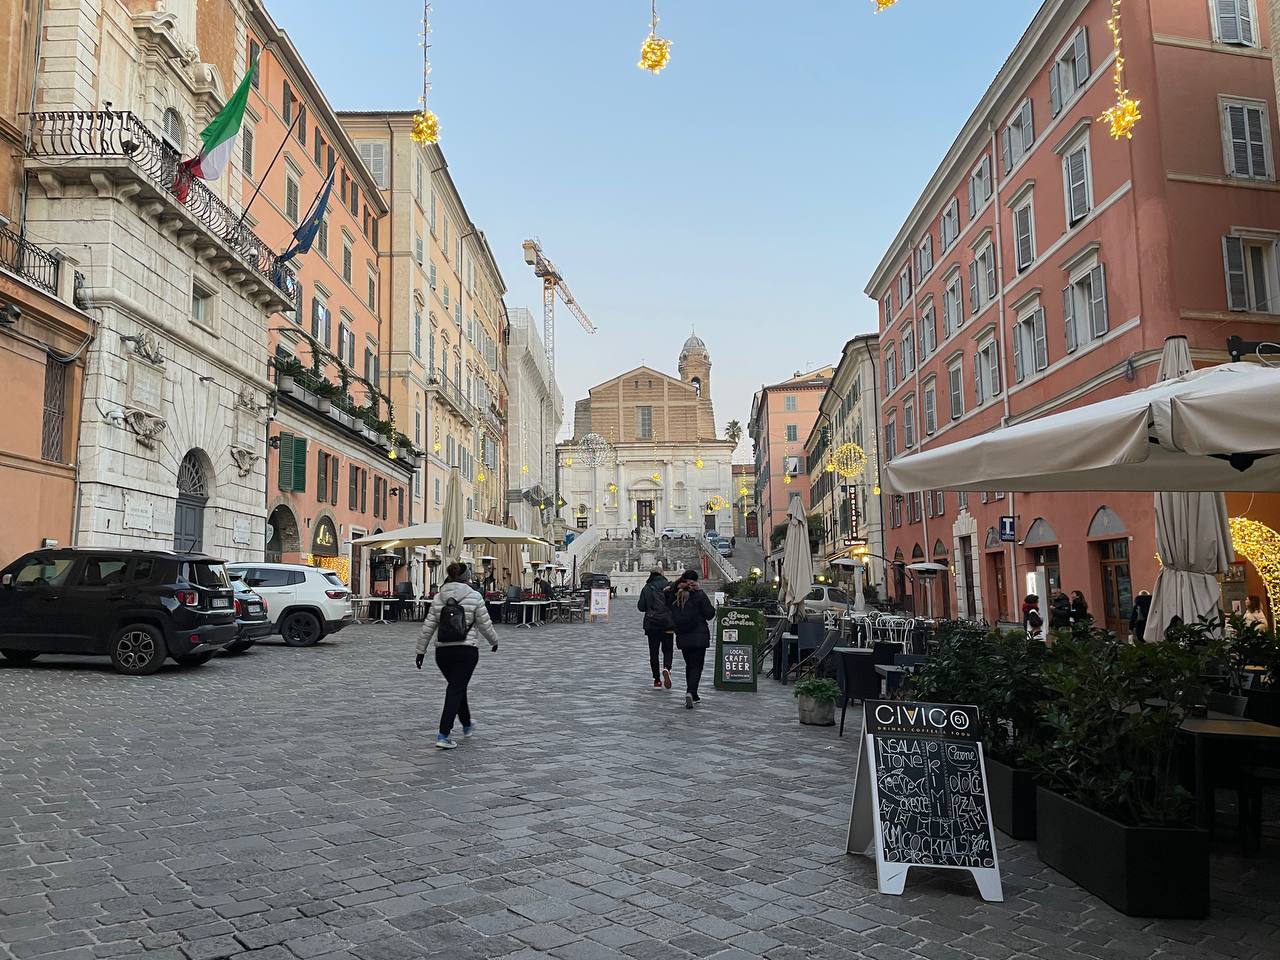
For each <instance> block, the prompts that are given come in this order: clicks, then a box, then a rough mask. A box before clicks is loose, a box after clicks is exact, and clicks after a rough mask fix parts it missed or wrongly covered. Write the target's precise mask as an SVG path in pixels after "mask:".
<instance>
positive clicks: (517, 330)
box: [507, 307, 564, 539]
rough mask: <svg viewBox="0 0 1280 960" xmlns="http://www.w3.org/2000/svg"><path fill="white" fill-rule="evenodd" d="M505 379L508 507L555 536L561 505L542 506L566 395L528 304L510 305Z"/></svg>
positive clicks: (515, 517) (551, 485)
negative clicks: (507, 393) (507, 391)
mask: <svg viewBox="0 0 1280 960" xmlns="http://www.w3.org/2000/svg"><path fill="white" fill-rule="evenodd" d="M508 315H509V317H510V320H511V343H510V344H509V346H508V347H507V382H508V386H509V389H510V396H511V405H510V411H511V428H510V433H509V444H508V448H507V453H508V455H507V510H508V513H509V514H510V516H511V520H512V521H513V522H514V523H515V525H516V527H517V528H518V529H520V530H527V531H528V532H529V533H532V534H534V535H535V536H539V537H544V538H547V539H554V534H555V530H554V526H555V517H556V516H557V511H555V510H554V509H544V508H543V507H544V503H545V501H547V500H548V499H551V500H554V499H555V497H556V496H557V494H558V492H559V491H558V490H557V489H556V437H557V435H558V434H559V433H560V425H561V423H563V422H564V397H563V396H562V395H561V393H560V387H559V385H558V384H557V383H556V380H555V373H554V371H553V370H552V369H551V366H550V364H548V362H547V353H546V348H545V347H544V346H543V343H542V337H541V336H540V335H539V334H538V321H536V320H535V319H534V317H533V314H531V313H530V312H529V311H528V310H527V309H525V308H524V307H512V308H511V309H510V310H509V311H508Z"/></svg>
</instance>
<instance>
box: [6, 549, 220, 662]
mask: <svg viewBox="0 0 1280 960" xmlns="http://www.w3.org/2000/svg"><path fill="white" fill-rule="evenodd" d="M234 598H235V595H234V592H233V591H232V589H231V584H230V581H228V580H227V572H226V569H225V568H224V567H223V565H222V561H221V560H215V559H214V558H212V557H206V556H204V555H202V554H193V553H170V552H168V551H165V550H112V549H97V548H91V547H63V548H57V549H52V550H37V551H35V552H34V553H28V554H27V555H26V556H24V557H21V558H19V559H18V560H15V561H14V562H13V563H11V564H9V566H7V567H5V568H4V569H3V570H0V654H3V655H4V658H5V659H6V660H11V661H13V662H14V663H19V664H25V663H30V662H31V661H32V660H34V659H35V658H36V657H38V656H40V654H42V653H70V654H89V655H97V656H109V657H110V658H111V665H112V666H113V667H115V668H116V670H118V671H119V672H120V673H128V674H134V675H141V674H148V673H155V672H156V671H157V670H159V669H160V665H161V664H162V663H164V660H165V657H167V656H171V657H173V658H174V659H175V660H177V661H178V662H179V663H181V664H184V665H187V666H195V665H198V664H202V663H205V662H206V661H207V660H208V659H209V658H210V657H212V656H213V655H214V654H215V653H217V652H218V650H220V649H221V648H222V647H223V646H224V645H226V644H227V643H228V642H230V641H233V640H235V638H236V614H235V603H234Z"/></svg>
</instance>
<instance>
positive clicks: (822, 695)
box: [795, 677, 840, 727]
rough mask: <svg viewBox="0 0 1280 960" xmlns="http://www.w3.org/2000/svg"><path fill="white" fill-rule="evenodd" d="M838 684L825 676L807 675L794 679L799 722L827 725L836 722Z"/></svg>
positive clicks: (838, 694)
mask: <svg viewBox="0 0 1280 960" xmlns="http://www.w3.org/2000/svg"><path fill="white" fill-rule="evenodd" d="M839 697H840V686H839V685H838V684H837V683H836V682H835V681H834V680H829V679H827V678H826V677H822V678H819V677H807V678H805V679H804V680H798V681H796V685H795V698H796V703H797V704H798V705H799V710H800V722H801V723H803V724H807V725H809V726H815V727H829V726H832V725H833V724H834V723H835V722H836V700H838V699H839Z"/></svg>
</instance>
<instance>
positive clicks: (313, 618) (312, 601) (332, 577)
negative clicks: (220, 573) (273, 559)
mask: <svg viewBox="0 0 1280 960" xmlns="http://www.w3.org/2000/svg"><path fill="white" fill-rule="evenodd" d="M227 572H228V573H229V574H230V575H231V576H232V577H233V578H234V577H239V578H242V579H243V580H244V582H245V584H246V585H247V586H249V587H250V588H252V589H253V590H255V591H256V592H257V593H259V594H261V595H262V597H263V598H264V599H265V600H266V601H267V609H268V610H270V611H271V613H272V614H273V615H274V617H275V621H274V623H273V626H274V628H275V632H276V633H278V634H280V636H281V637H283V638H284V642H285V643H287V644H289V646H291V647H310V646H312V645H314V644H317V643H319V642H320V640H321V638H323V637H326V636H328V635H329V634H331V633H336V632H337V631H339V630H341V629H342V628H343V627H345V626H347V625H348V624H350V623H353V622H354V621H355V613H354V611H353V610H352V609H351V591H350V590H348V589H347V585H346V584H345V583H343V582H342V578H341V577H339V576H338V575H337V574H336V573H334V572H333V571H332V570H324V569H322V568H320V567H308V566H304V565H303V564H300V563H229V564H227Z"/></svg>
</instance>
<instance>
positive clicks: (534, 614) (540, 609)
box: [511, 600, 551, 629]
mask: <svg viewBox="0 0 1280 960" xmlns="http://www.w3.org/2000/svg"><path fill="white" fill-rule="evenodd" d="M550 604H551V601H550V600H517V601H516V602H514V603H512V604H511V605H512V606H513V607H519V608H520V624H519V625H520V626H522V627H528V628H530V629H533V627H534V626H535V625H536V624H537V623H539V622H541V618H542V616H543V615H544V613H545V610H546V608H547V607H548V606H549V605H550ZM526 611H527V612H528V614H529V616H527V617H526V616H525V612H526Z"/></svg>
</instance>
